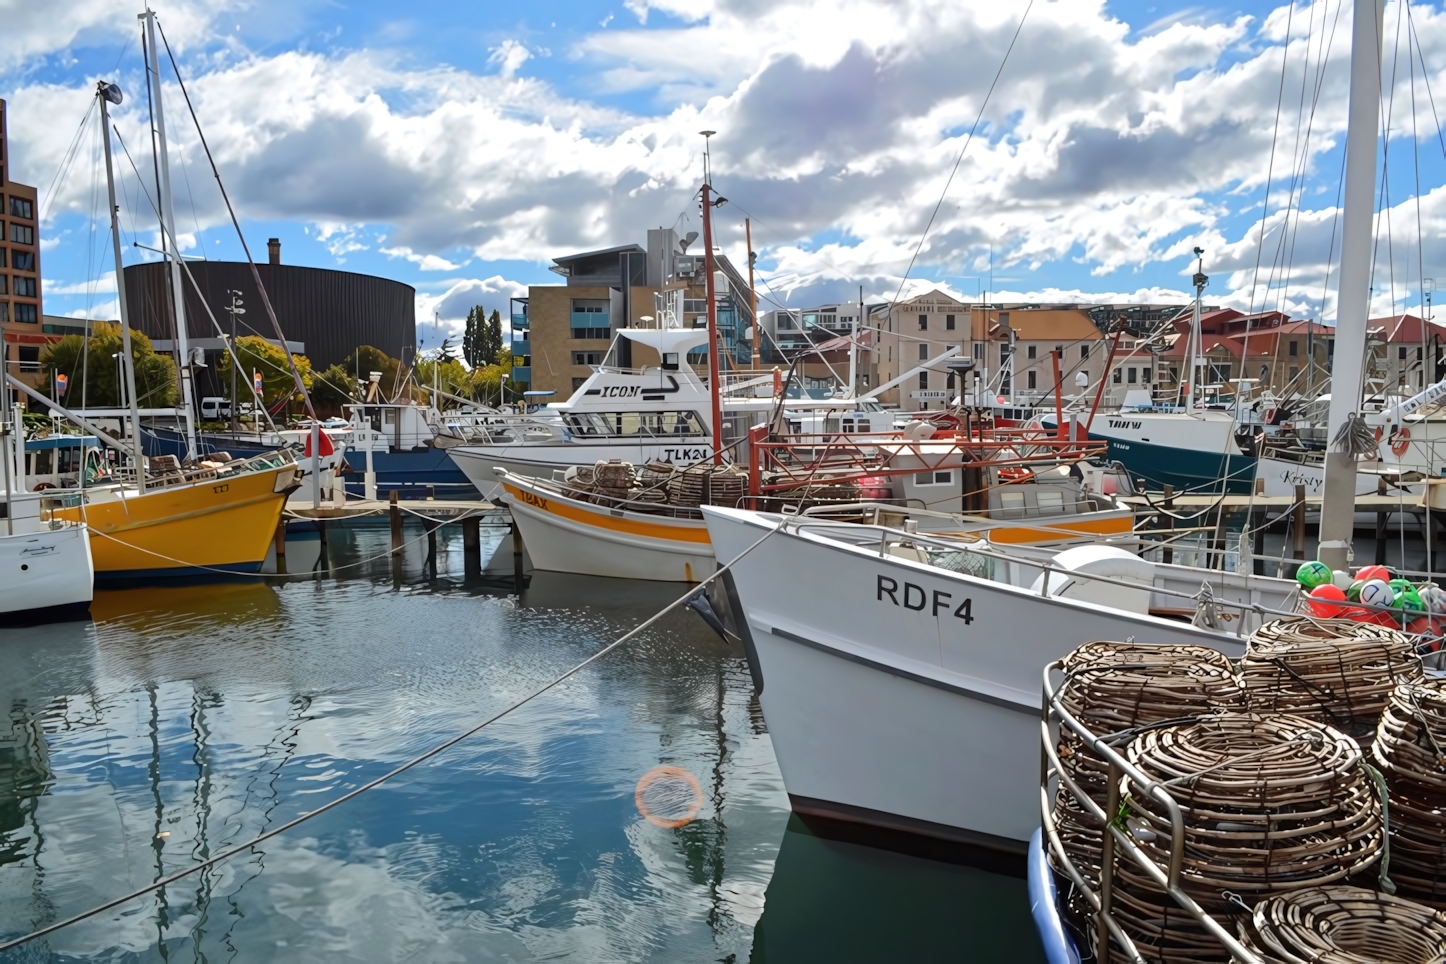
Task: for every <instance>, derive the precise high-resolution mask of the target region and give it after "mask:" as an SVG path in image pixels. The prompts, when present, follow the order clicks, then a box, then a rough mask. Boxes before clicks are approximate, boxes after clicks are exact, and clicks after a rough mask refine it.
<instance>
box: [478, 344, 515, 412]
mask: <svg viewBox="0 0 1446 964" xmlns="http://www.w3.org/2000/svg"><path fill="white" fill-rule="evenodd" d="M511 374H512V352H511V350H509V349H507V348H504V349H502V351H501V352H500V353H499V354H498V356H497V363H496V364H494V365H483V366H482V367H480V368H474V369H472V372H471V374H470V375H469V376H468V385H469V388H470V391H469V392H468V394H469V395H471V397H472V398H475V399H476V400H477V401H479V402H481V403H482V404H484V405H496V404H498V402H499V400H500V398H501V388H502V385H503V382H502V376H503V375H508V376H510V375H511ZM507 397H508V398H509V399H515V398H516V392H515V391H513V389H512V384H511V382H510V380H509V381H508V383H507Z"/></svg>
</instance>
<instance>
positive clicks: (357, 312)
mask: <svg viewBox="0 0 1446 964" xmlns="http://www.w3.org/2000/svg"><path fill="white" fill-rule="evenodd" d="M186 268H187V269H188V270H189V272H190V274H191V276H192V277H194V278H195V280H196V284H195V286H193V285H192V284H191V282H190V281H189V280H188V279H186V278H185V273H184V272H183V274H182V283H183V285H184V287H185V294H186V298H185V315H186V332H187V335H188V340H189V342H190V348H191V350H192V354H193V357H194V356H195V354H196V353H197V352H198V351H199V353H200V355H201V357H202V361H203V364H197V365H194V366H193V377H195V378H196V379H197V391H198V392H199V393H200V395H222V396H225V395H228V394H229V393H230V388H229V385H226V386H222V385H221V384H219V380H218V379H219V376H218V374H217V373H218V372H219V369H220V361H221V356H222V354H223V353H224V352H225V340H224V338H226V337H230V335H231V328H232V318H233V315H231V314H230V313H229V312H228V311H227V309H228V308H229V307H230V306H231V302H232V294H231V293H232V292H233V291H236V292H239V293H240V294H239V301H240V303H241V306H242V307H243V308H244V309H245V314H238V315H235V316H234V318H235V329H236V335H237V337H244V336H247V335H259V336H261V337H262V338H265V339H266V340H267V341H270V342H272V343H273V344H276V343H277V339H276V331H275V329H274V328H273V327H272V324H271V319H270V318H269V317H268V316H267V314H266V309H265V306H264V305H263V304H262V302H261V295H260V293H259V292H258V291H257V290H256V284H255V281H254V279H253V278H252V275H251V266H250V265H248V264H247V263H245V262H243V261H187V262H186ZM256 269H257V273H258V274H260V276H261V283H262V284H263V285H265V286H266V293H267V295H268V297H269V298H270V299H271V305H272V308H273V309H274V310H275V311H276V318H277V321H279V322H280V324H281V330H282V331H283V332H284V333H285V335H286V345H287V348H289V349H290V350H291V351H292V352H294V353H296V354H304V355H306V357H307V358H309V359H310V360H311V367H312V369H313V370H314V371H322V370H324V369H325V368H327V367H328V366H330V365H333V364H336V363H338V362H341V361H344V360H345V359H346V358H347V357H348V356H350V355H351V354H352V353H353V352H355V351H356V350H357V348H358V347H359V346H362V345H370V346H372V347H373V348H377V349H380V350H381V351H383V352H385V353H386V354H387V355H390V356H391V357H393V358H400V359H401V360H402V361H403V362H404V363H406V364H411V363H412V361H413V360H414V359H415V356H416V348H417V324H416V294H417V292H416V289H415V288H413V287H412V286H411V285H408V284H403V283H401V282H400V281H392V280H390V279H387V278H378V277H375V276H372V275H364V274H357V273H356V272H352V271H336V270H333V269H330V268H309V267H302V266H300V265H288V264H282V262H281V242H280V241H279V240H277V239H276V238H272V239H271V240H270V241H268V242H267V261H266V263H264V264H258V265H257V266H256ZM125 283H126V298H127V302H126V306H127V308H128V310H129V312H130V320H131V326H132V327H133V328H136V329H137V330H139V331H142V332H144V333H145V334H147V335H149V336H150V337H151V339H152V341H153V343H154V345H155V348H156V351H160V352H170V351H173V350H174V349H175V341H174V339H175V324H174V320H173V318H172V308H171V305H172V299H171V291H170V284H171V272H170V271H169V269H168V266H167V264H166V262H164V261H148V262H144V263H142V264H132V265H127V266H126V268H125ZM197 287H199V288H200V292H199V293H198V292H197V290H196V289H197ZM208 309H209V310H208ZM213 318H214V319H215V320H214V322H213V320H212V319H213ZM218 324H219V326H220V329H221V330H220V331H218V330H217V325H218ZM200 395H198V397H200Z"/></svg>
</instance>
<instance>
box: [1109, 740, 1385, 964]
mask: <svg viewBox="0 0 1446 964" xmlns="http://www.w3.org/2000/svg"><path fill="white" fill-rule="evenodd" d="M1126 759H1127V760H1128V761H1129V762H1130V764H1131V765H1132V766H1134V767H1135V768H1137V769H1138V770H1140V771H1141V772H1143V773H1144V774H1145V775H1146V777H1148V778H1150V779H1151V780H1153V781H1155V782H1157V783H1160V784H1163V785H1164V786H1165V787H1166V788H1167V789H1168V791H1169V793H1170V794H1171V796H1172V797H1174V799H1175V800H1176V802H1177V803H1178V804H1179V806H1180V810H1181V814H1182V816H1183V823H1184V846H1183V850H1182V852H1181V853H1180V854H1179V857H1180V858H1181V860H1182V874H1181V878H1180V879H1181V887H1182V889H1183V890H1184V891H1185V892H1186V894H1188V895H1189V896H1190V897H1191V898H1192V899H1193V900H1194V901H1195V902H1196V903H1197V904H1199V905H1200V907H1201V908H1202V909H1203V910H1204V911H1205V912H1206V913H1207V914H1210V915H1211V916H1213V917H1214V918H1215V919H1216V920H1218V921H1221V922H1225V923H1227V924H1228V923H1229V922H1238V920H1239V919H1240V918H1241V917H1242V913H1243V912H1248V908H1249V907H1250V906H1253V905H1255V904H1256V903H1257V902H1259V901H1261V900H1263V899H1265V898H1267V897H1271V896H1274V895H1277V894H1282V893H1288V892H1290V891H1293V890H1298V889H1302V888H1307V887H1320V886H1324V885H1327V884H1332V883H1337V882H1341V881H1348V880H1351V879H1353V878H1356V877H1358V876H1361V875H1363V874H1364V872H1365V871H1366V870H1367V869H1368V868H1370V867H1371V866H1372V865H1373V864H1375V863H1376V861H1377V860H1379V858H1380V855H1381V847H1382V842H1383V839H1384V830H1383V827H1382V823H1381V806H1380V801H1379V799H1378V797H1377V795H1376V790H1375V787H1374V785H1373V784H1372V782H1371V779H1370V777H1369V776H1368V774H1367V772H1366V770H1365V769H1364V768H1363V767H1362V766H1361V751H1360V747H1359V745H1358V744H1357V743H1356V741H1355V740H1353V739H1351V738H1350V737H1349V736H1347V735H1346V734H1344V733H1342V732H1340V731H1339V730H1336V729H1334V728H1333V727H1329V726H1324V725H1321V724H1320V723H1317V722H1316V721H1314V720H1308V719H1304V718H1302V717H1298V716H1290V715H1286V714H1272V715H1264V716H1262V715H1258V714H1250V713H1223V714H1220V715H1217V716H1214V717H1207V718H1204V719H1201V720H1199V721H1198V722H1194V723H1187V724H1184V725H1181V726H1172V727H1162V728H1159V729H1153V730H1148V731H1146V732H1144V733H1141V734H1140V735H1139V736H1138V737H1136V738H1135V739H1134V740H1133V741H1132V742H1131V743H1130V745H1129V747H1128V749H1127V751H1126ZM1121 816H1122V818H1123V820H1124V823H1125V825H1126V826H1127V827H1128V831H1129V833H1130V835H1131V837H1132V838H1133V840H1134V842H1135V843H1136V845H1137V846H1138V847H1139V848H1140V849H1141V850H1142V851H1144V852H1145V854H1146V855H1148V856H1149V857H1150V858H1151V859H1152V860H1153V861H1155V862H1156V863H1157V864H1159V865H1161V866H1166V865H1168V864H1169V863H1170V859H1171V849H1172V846H1173V844H1172V839H1171V822H1170V817H1169V813H1168V810H1167V809H1166V807H1165V806H1164V805H1163V804H1161V803H1160V802H1158V801H1157V800H1155V799H1154V798H1153V797H1146V796H1143V795H1137V796H1132V797H1129V798H1127V799H1126V801H1125V805H1124V806H1123V807H1122V812H1121ZM1115 874H1116V878H1115V879H1116V886H1115V888H1114V917H1115V920H1116V921H1117V922H1118V923H1119V924H1120V925H1121V926H1122V927H1123V928H1124V930H1125V931H1126V933H1128V934H1129V935H1130V936H1131V939H1132V940H1134V941H1135V943H1136V945H1137V947H1138V949H1139V950H1140V951H1141V952H1142V954H1143V955H1144V956H1145V957H1146V958H1147V959H1149V960H1158V961H1163V962H1170V964H1174V962H1187V961H1188V962H1194V961H1224V960H1226V959H1227V958H1226V956H1225V953H1226V952H1225V951H1224V949H1223V947H1222V946H1221V944H1220V943H1219V942H1218V941H1217V940H1216V939H1215V938H1214V937H1213V936H1212V935H1211V934H1210V933H1209V932H1208V931H1206V930H1205V929H1204V927H1203V926H1202V925H1201V924H1200V923H1199V922H1198V921H1197V920H1196V918H1194V917H1192V916H1190V915H1189V914H1188V913H1186V912H1185V911H1184V910H1183V909H1182V908H1181V907H1180V906H1179V905H1178V903H1177V902H1176V901H1175V900H1174V899H1173V898H1172V897H1171V896H1170V895H1169V894H1167V893H1165V892H1164V890H1163V888H1161V887H1160V886H1159V885H1158V884H1157V883H1156V882H1155V880H1154V879H1153V878H1152V877H1150V876H1148V875H1146V874H1145V873H1143V872H1142V871H1141V870H1140V868H1139V866H1138V865H1137V864H1135V863H1134V862H1133V861H1132V860H1128V859H1121V858H1119V857H1117V859H1116V862H1115ZM1113 951H1114V955H1115V957H1114V959H1116V960H1121V961H1124V960H1128V959H1129V958H1128V957H1126V956H1125V955H1124V954H1123V952H1122V951H1121V950H1120V949H1119V948H1114V949H1113Z"/></svg>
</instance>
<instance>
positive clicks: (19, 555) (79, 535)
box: [0, 526, 94, 626]
mask: <svg viewBox="0 0 1446 964" xmlns="http://www.w3.org/2000/svg"><path fill="white" fill-rule="evenodd" d="M0 574H3V576H0V626H14V625H22V624H27V623H36V622H48V621H51V620H59V619H67V618H78V617H81V616H83V615H84V614H85V612H86V610H87V609H88V608H89V607H90V601H91V596H92V589H93V586H94V577H93V574H94V563H93V560H92V557H91V549H90V533H89V532H87V531H86V527H85V526H64V527H62V528H58V529H41V530H39V531H37V532H27V533H16V534H15V535H13V536H12V535H0Z"/></svg>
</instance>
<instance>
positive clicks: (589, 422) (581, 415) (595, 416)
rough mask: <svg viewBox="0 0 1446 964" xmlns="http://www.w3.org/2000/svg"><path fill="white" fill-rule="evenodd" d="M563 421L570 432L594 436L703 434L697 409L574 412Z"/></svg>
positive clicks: (565, 416) (564, 417)
mask: <svg viewBox="0 0 1446 964" xmlns="http://www.w3.org/2000/svg"><path fill="white" fill-rule="evenodd" d="M563 421H564V422H565V423H566V424H567V427H568V430H569V431H571V432H572V434H573V435H585V436H590V437H593V438H604V437H614V436H620V435H651V436H678V435H703V434H705V433H704V431H703V422H702V420H701V419H700V418H698V415H697V413H696V412H574V413H569V414H567V415H564V416H563Z"/></svg>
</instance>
